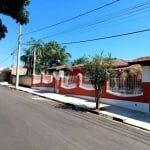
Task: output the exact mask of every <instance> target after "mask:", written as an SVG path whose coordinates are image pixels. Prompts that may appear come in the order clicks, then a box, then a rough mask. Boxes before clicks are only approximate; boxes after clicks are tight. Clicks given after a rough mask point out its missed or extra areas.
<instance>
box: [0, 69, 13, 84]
mask: <svg viewBox="0 0 150 150" xmlns="http://www.w3.org/2000/svg"><path fill="white" fill-rule="evenodd" d="M10 75H11V69H10V68H1V69H0V82H2V81H6V82H9V81H10Z"/></svg>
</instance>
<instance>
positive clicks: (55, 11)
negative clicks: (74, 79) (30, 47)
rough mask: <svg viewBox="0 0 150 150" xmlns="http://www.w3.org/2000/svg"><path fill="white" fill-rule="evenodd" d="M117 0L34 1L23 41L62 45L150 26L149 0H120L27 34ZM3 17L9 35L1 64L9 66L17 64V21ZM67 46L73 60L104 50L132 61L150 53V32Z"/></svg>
mask: <svg viewBox="0 0 150 150" xmlns="http://www.w3.org/2000/svg"><path fill="white" fill-rule="evenodd" d="M114 1H115V0H103V1H102V0H76V1H75V0H64V1H62V0H51V1H50V0H44V1H43V0H38V1H37V0H31V3H30V5H29V6H28V7H27V10H28V11H29V12H30V22H29V23H28V24H27V25H24V26H23V27H22V35H23V36H22V43H26V42H27V41H29V40H30V39H31V37H32V38H34V39H36V40H38V39H41V40H42V41H44V42H49V41H57V42H58V43H60V44H62V43H68V42H69V43H70V42H74V41H82V40H89V39H95V38H103V37H107V36H112V35H118V34H122V33H128V32H134V31H138V30H145V29H149V28H150V0H132V1H131V0H120V1H118V2H116V3H114V4H112V5H109V6H106V7H103V8H102V9H99V10H97V11H94V12H92V13H89V14H87V15H84V16H82V17H79V18H77V19H74V20H72V21H69V22H66V23H64V24H61V25H58V26H55V27H51V28H47V29H46V30H41V31H40V32H34V33H32V34H28V33H30V32H32V31H36V30H38V29H41V28H44V27H47V26H51V25H53V24H56V23H58V22H61V21H63V20H66V19H69V18H72V17H75V16H77V15H80V14H83V13H85V12H88V11H90V10H92V9H95V8H98V7H100V6H104V5H106V4H109V3H111V2H114ZM0 18H1V19H2V21H3V23H4V24H5V25H6V26H7V27H8V34H7V35H6V38H5V39H2V40H1V41H0V52H1V55H0V67H9V66H11V65H12V64H13V63H14V64H16V59H17V58H16V56H15V58H14V61H13V58H12V56H11V53H12V52H13V51H14V50H17V39H18V24H16V22H15V21H14V20H12V19H11V18H10V17H7V16H3V15H0ZM26 33H27V34H26ZM25 34H26V35H25ZM62 46H63V45H62ZM66 46H67V48H66V51H67V52H69V53H70V54H71V55H72V58H71V60H74V59H77V58H79V57H82V56H83V55H95V54H98V53H100V52H101V51H104V53H105V54H106V55H107V53H111V54H112V57H116V58H120V59H127V60H132V59H135V58H138V57H142V56H150V31H149V32H142V33H139V34H132V35H128V36H122V37H117V38H109V39H105V40H98V41H93V42H85V43H78V44H68V45H66ZM24 48H27V45H22V48H21V54H23V49H24Z"/></svg>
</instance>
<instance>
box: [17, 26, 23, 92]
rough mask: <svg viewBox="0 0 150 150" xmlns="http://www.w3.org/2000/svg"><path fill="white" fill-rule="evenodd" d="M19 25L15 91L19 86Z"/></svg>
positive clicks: (20, 29)
mask: <svg viewBox="0 0 150 150" xmlns="http://www.w3.org/2000/svg"><path fill="white" fill-rule="evenodd" d="M21 31H22V28H21V25H20V24H19V35H18V51H17V67H16V89H18V85H19V67H20V50H21Z"/></svg>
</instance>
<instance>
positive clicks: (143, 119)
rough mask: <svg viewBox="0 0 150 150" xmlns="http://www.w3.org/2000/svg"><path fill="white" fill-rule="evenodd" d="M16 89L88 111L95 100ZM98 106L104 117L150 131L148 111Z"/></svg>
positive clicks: (2, 83)
mask: <svg viewBox="0 0 150 150" xmlns="http://www.w3.org/2000/svg"><path fill="white" fill-rule="evenodd" d="M0 85H4V86H8V87H10V88H15V86H13V85H10V84H8V83H5V82H0ZM18 90H21V91H25V92H28V93H32V94H35V95H38V96H42V97H44V98H48V99H52V100H55V101H58V102H62V103H69V104H72V105H74V106H75V107H81V108H85V109H87V110H89V111H91V108H94V107H95V102H91V101H89V100H86V99H81V98H77V97H73V96H69V95H61V94H56V93H50V92H46V91H43V90H35V89H31V88H26V87H21V86H19V87H18ZM100 107H101V108H104V110H102V111H100V115H102V116H104V117H107V118H110V119H113V120H118V121H120V122H123V123H126V124H130V125H132V126H135V127H138V128H142V129H144V130H147V131H150V113H143V112H139V111H134V110H131V109H126V108H121V107H117V106H113V105H107V104H100Z"/></svg>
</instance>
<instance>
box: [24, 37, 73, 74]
mask: <svg viewBox="0 0 150 150" xmlns="http://www.w3.org/2000/svg"><path fill="white" fill-rule="evenodd" d="M29 45H31V46H30V47H29V48H28V49H25V52H24V53H25V54H24V55H22V56H21V60H22V61H23V62H24V64H25V67H27V70H28V74H32V72H33V60H34V55H33V52H34V50H36V67H35V68H36V73H41V72H42V71H43V70H44V69H46V68H49V67H52V66H59V65H64V64H67V62H68V58H69V57H71V55H70V53H67V52H66V51H65V49H66V47H61V46H60V45H59V44H58V43H57V42H53V41H52V42H48V43H43V42H42V41H40V40H37V41H36V40H34V39H31V41H30V42H29Z"/></svg>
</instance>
